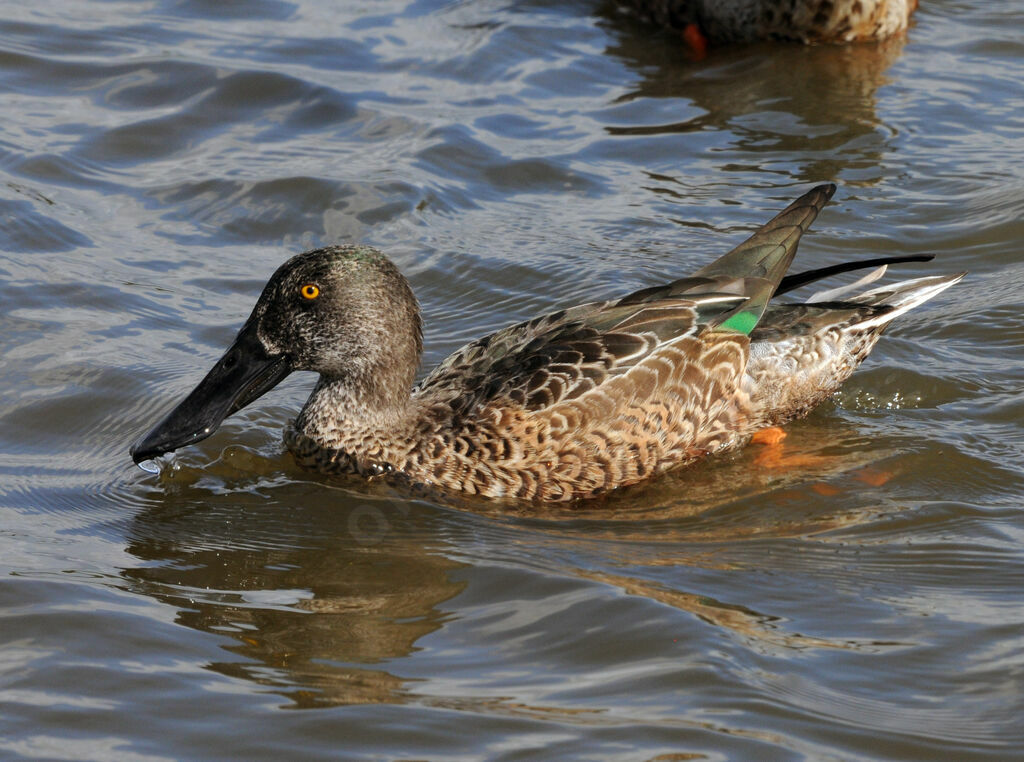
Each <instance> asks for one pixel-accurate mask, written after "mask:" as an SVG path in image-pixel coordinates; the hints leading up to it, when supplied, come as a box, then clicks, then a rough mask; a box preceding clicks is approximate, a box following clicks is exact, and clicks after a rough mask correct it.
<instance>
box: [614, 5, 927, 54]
mask: <svg viewBox="0 0 1024 762" xmlns="http://www.w3.org/2000/svg"><path fill="white" fill-rule="evenodd" d="M622 2H623V3H624V4H626V5H629V6H630V7H632V8H633V9H634V10H635V11H636V12H637V14H638V15H639V16H640V17H641V18H643V19H645V20H647V21H650V22H652V23H654V24H657V25H659V26H662V27H665V28H667V29H675V30H682V29H684V28H685V27H687V26H688V25H690V24H696V25H697V27H699V28H700V31H701V32H702V33H703V34H704V35H705V36H706V37H707V38H708V39H710V40H712V41H713V42H753V41H754V40H793V41H797V42H806V43H812V42H862V41H866V40H884V39H886V38H889V37H894V36H896V35H899V34H903V33H904V32H905V31H906V29H907V25H908V24H909V21H910V15H911V14H912V13H913V12H914V10H915V9H916V8H917V2H918V0H622Z"/></svg>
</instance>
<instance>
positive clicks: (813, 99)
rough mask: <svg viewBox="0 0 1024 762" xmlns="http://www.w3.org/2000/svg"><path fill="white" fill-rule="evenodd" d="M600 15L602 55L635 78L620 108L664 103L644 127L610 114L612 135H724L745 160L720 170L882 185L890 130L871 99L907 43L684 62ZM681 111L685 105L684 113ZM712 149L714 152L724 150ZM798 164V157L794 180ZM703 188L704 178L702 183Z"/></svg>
mask: <svg viewBox="0 0 1024 762" xmlns="http://www.w3.org/2000/svg"><path fill="white" fill-rule="evenodd" d="M605 17H606V19H607V23H609V24H614V26H615V27H616V28H617V30H618V32H619V33H618V34H616V35H615V36H614V37H612V44H611V45H609V47H608V49H607V52H608V53H609V54H611V55H614V56H616V57H618V58H620V59H622V60H624V61H625V62H626V63H627V64H628V65H629V66H630V67H631V68H632V69H634V70H635V71H636V72H637V75H638V80H637V82H636V84H635V86H634V87H632V88H630V90H629V92H628V93H626V94H624V95H622V96H620V97H619V98H618V99H617V100H616V105H619V106H621V105H622V104H626V103H633V102H636V101H643V100H644V99H658V100H659V101H661V102H662V103H663V104H664V109H663V110H661V111H657V112H654V113H655V114H656V115H660V116H661V117H662V119H661V120H658V121H654V122H653V123H643V124H629V123H623V122H619V123H615V117H616V116H617V115H620V114H621V116H623V117H628V116H629V115H631V114H632V115H635V113H636V111H635V110H634V111H632V112H625V111H621V109H620V110H618V111H616V110H615V109H612V110H611V112H610V113H609V117H610V118H611V122H612V123H610V124H609V125H608V126H607V127H606V130H607V132H608V133H609V134H610V135H613V136H619V137H628V136H645V137H648V138H649V137H651V136H657V135H671V134H676V133H686V134H688V135H690V138H689V140H691V141H694V142H695V143H697V144H701V143H704V142H706V141H707V139H708V138H707V135H706V134H707V133H709V132H710V133H713V134H717V135H721V136H728V137H729V139H730V146H729V150H735V151H737V152H740V153H743V154H747V160H742V159H741V160H738V161H736V162H732V161H730V160H729V159H728V157H727V156H721V155H719V156H716V157H715V159H716V162H717V163H716V166H717V167H718V169H719V170H720V171H723V170H724V171H726V172H749V171H756V170H761V171H763V170H765V169H770V168H771V167H770V166H766V165H771V164H779V165H780V169H781V166H782V165H783V164H785V165H786V167H787V170H788V171H787V172H786V173H785V176H786V177H793V178H795V179H798V180H799V181H801V182H815V181H820V180H822V179H828V178H831V179H835V178H838V177H843V178H844V179H845V182H846V183H847V184H874V183H877V182H878V181H879V180H880V179H881V178H882V176H883V172H882V170H883V167H884V158H885V155H886V153H887V152H888V151H889V150H890V148H891V145H890V143H891V138H892V129H891V128H890V127H888V126H887V125H885V124H884V122H883V121H882V119H881V118H880V116H879V115H878V113H877V109H876V105H877V104H876V93H877V91H878V89H879V88H880V87H882V86H883V85H885V84H887V83H888V82H889V80H888V78H887V77H886V74H885V72H886V71H887V70H888V69H889V68H890V67H891V66H892V65H893V64H894V63H895V62H896V61H897V59H899V57H900V56H901V54H902V52H903V48H904V44H905V40H903V39H893V40H887V41H884V42H880V43H871V44H862V45H845V46H839V45H819V46H800V45H779V44H771V43H761V44H756V45H749V46H737V47H725V48H720V49H716V50H715V51H714V53H713V55H712V56H711V57H710V58H708V59H707V60H705V61H702V62H700V63H699V64H697V63H691V64H687V63H685V54H684V53H683V52H682V51H681V50H680V49H679V46H677V45H673V44H672V41H671V40H670V39H669V38H667V37H662V36H659V35H655V36H654V37H653V38H652V35H651V33H650V29H649V28H647V27H645V26H641V25H636V24H634V23H632V22H631V21H630V20H629V19H627V18H623V17H622V16H621V15H615V14H614V12H611V13H606V16H605ZM685 103H689V104H690V105H689V107H688V108H685V109H684V108H682V107H681V104H685ZM656 108H658V107H657V106H654V107H653V108H652V107H648V109H647V112H648V113H652V111H653V109H656ZM701 133H704V135H701ZM714 150H715V151H716V153H719V154H720V153H721V152H722V150H723V149H722V148H721V147H719V148H716V149H714ZM794 157H800V159H801V161H800V166H799V167H798V168H796V172H795V173H793V171H792V170H793V169H794V167H793V166H792V163H793V159H794ZM755 160H756V162H757V163H756V164H753V163H751V161H755ZM723 162H724V164H723ZM690 170H691V171H692V170H693V167H692V165H690ZM712 176H713V175H712ZM706 184H707V177H706V176H705V175H703V174H701V175H700V183H699V184H698V185H699V186H706ZM691 190H695V191H696V192H698V193H699V192H700V191H701V187H696V188H694V189H689V188H688V189H687V195H688V196H689V195H690V191H691ZM705 190H706V189H705Z"/></svg>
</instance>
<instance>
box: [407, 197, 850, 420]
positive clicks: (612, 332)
mask: <svg viewBox="0 0 1024 762" xmlns="http://www.w3.org/2000/svg"><path fill="white" fill-rule="evenodd" d="M834 192H835V186H834V185H823V186H819V187H817V188H814V189H813V190H811V191H809V192H808V193H805V194H804V195H803V196H801V197H800V198H799V199H797V200H796V201H794V202H793V203H792V204H790V205H789V206H788V207H787V208H786V209H785V210H783V211H782V212H781V213H779V214H778V215H776V217H775V218H774V219H772V220H771V221H770V222H768V223H767V224H765V225H763V226H762V227H761V228H760V229H759V230H758V231H757V232H755V233H754V234H753V235H752V236H751V237H750V238H749V239H748V240H747V241H745V242H744V243H742V244H740V245H739V246H737V247H736V248H735V249H733V250H732V251H730V252H729V253H728V254H726V255H725V256H723V257H721V258H720V259H718V260H716V261H715V262H712V263H711V264H709V265H707V266H705V267H703V268H701V269H700V270H698V271H697V272H696V273H694V274H693V275H692V276H689V277H686V278H680V279H678V280H675V281H672V282H671V283H667V284H665V285H662V286H655V287H653V288H645V289H641V290H640V291H635V292H633V293H631V294H628V295H626V296H624V297H622V298H620V299H617V300H612V301H606V302H594V303H590V304H584V305H580V306H577V307H573V308H571V309H568V310H560V311H558V312H553V313H549V314H547V315H542V316H540V317H538V318H534V319H533V320H529V321H527V322H524V323H520V324H518V325H514V326H511V327H509V328H505V329H503V330H501V331H498V332H496V333H493V334H491V335H490V336H486V337H484V338H482V339H479V340H477V341H474V342H472V343H470V344H467V345H466V346H464V347H462V348H461V349H459V350H458V351H456V352H455V353H454V354H452V355H451V356H450V357H448V358H447V359H446V360H444V361H443V362H442V363H441V364H440V365H439V366H438V367H437V368H436V369H435V370H434V371H433V372H432V373H431V374H430V375H429V376H428V377H427V378H426V379H424V380H423V381H422V382H421V383H420V385H419V386H418V387H417V389H416V392H415V394H416V396H417V397H419V398H421V399H425V400H430V401H432V402H434V401H436V402H443V403H444V404H446V405H450V406H451V408H452V412H453V413H454V414H456V415H457V416H458V415H464V414H468V413H470V412H471V411H474V410H479V409H481V408H482V407H483V406H486V405H489V404H491V403H498V402H502V403H507V404H511V405H514V406H516V407H520V408H523V409H525V410H528V411H539V410H543V409H545V408H549V407H552V406H554V405H557V404H559V403H561V402H565V401H567V400H572V399H576V398H578V397H580V396H582V395H584V394H586V393H587V392H589V391H591V390H594V389H597V388H599V387H601V386H602V385H604V384H606V383H607V382H608V381H609V380H610V379H612V378H615V377H617V376H621V375H623V374H626V373H628V372H629V371H630V370H631V369H632V368H634V367H636V366H637V365H638V364H639V363H641V362H643V361H644V360H646V359H647V358H649V357H652V356H653V355H656V354H658V353H659V352H661V351H662V350H663V349H664V348H666V347H668V346H670V345H680V344H681V343H682V342H683V340H684V339H686V338H694V337H699V336H702V335H703V334H705V333H706V332H708V331H720V332H723V333H726V334H729V335H730V337H731V338H738V336H737V334H738V335H740V336H742V337H743V338H742V342H741V343H742V344H743V347H744V349H745V347H746V334H749V333H750V331H751V330H753V329H754V327H755V326H756V325H757V322H758V321H759V320H760V318H761V316H762V314H763V313H764V310H765V307H766V305H767V303H768V300H769V299H770V298H771V296H772V294H773V293H774V292H775V290H776V288H778V286H779V283H780V281H781V280H782V277H783V275H784V274H785V272H786V269H787V268H788V267H789V264H790V262H792V259H793V256H794V254H795V253H796V246H797V243H798V242H799V240H800V237H801V236H802V235H803V233H804V232H805V231H806V230H807V228H808V227H809V226H810V224H811V222H812V221H813V220H814V218H815V217H816V216H817V214H818V212H819V211H820V210H821V208H822V207H823V206H824V205H825V204H826V203H827V202H828V199H829V198H831V196H832V194H833V193H834ZM687 346H688V347H689V349H688V350H687V351H692V350H693V345H692V343H691V344H689V345H687ZM680 355H682V356H683V357H684V358H685V356H686V352H682V353H679V352H676V353H673V360H672V362H673V363H674V364H678V363H679V361H680V360H679V357H680ZM736 357H737V358H745V351H744V352H740V353H736ZM696 359H697V358H694V361H696ZM683 362H685V359H684V360H683ZM743 363H745V359H743V360H738V361H737V362H735V363H732V365H736V367H734V368H730V371H729V372H730V374H736V375H738V374H740V373H742V371H743ZM646 386H647V385H646V384H644V387H645V388H646ZM632 393H634V394H637V393H640V394H644V393H646V394H651V393H654V389H646V391H643V390H634V391H633V392H632Z"/></svg>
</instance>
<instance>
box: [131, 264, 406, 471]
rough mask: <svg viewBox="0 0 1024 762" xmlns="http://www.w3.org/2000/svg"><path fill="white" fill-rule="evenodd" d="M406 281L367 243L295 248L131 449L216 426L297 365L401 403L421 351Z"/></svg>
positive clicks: (184, 441) (354, 393)
mask: <svg viewBox="0 0 1024 762" xmlns="http://www.w3.org/2000/svg"><path fill="white" fill-rule="evenodd" d="M422 345H423V344H422V330H421V325H420V316H419V308H418V306H417V304H416V298H415V297H414V296H413V293H412V289H410V287H409V283H408V281H406V279H405V277H404V276H403V275H402V274H401V273H400V272H399V270H398V268H397V267H395V265H394V264H393V263H392V262H391V261H390V260H389V259H388V258H387V257H385V256H384V255H383V254H382V253H380V252H379V251H377V250H376V249H373V248H370V247H369V246H331V247H328V248H324V249H316V250H315V251H309V252H306V253H305V254H299V255H298V256H295V257H292V258H291V259H290V260H288V261H287V262H285V263H284V264H283V265H282V266H281V267H280V268H278V270H277V272H275V273H274V274H273V276H271V278H270V280H269V281H268V282H267V285H266V286H265V287H264V289H263V293H262V294H260V298H259V300H258V301H257V302H256V306H255V307H254V308H253V311H252V314H251V315H250V316H249V319H248V320H246V321H245V324H244V325H243V326H242V329H241V330H240V331H239V332H238V335H237V336H236V337H235V340H234V342H233V343H232V345H231V346H230V347H229V348H228V350H227V351H226V352H225V353H224V356H223V357H221V358H220V360H218V361H217V364H216V365H214V366H213V368H212V369H211V370H210V372H209V373H207V374H206V377H205V378H204V379H203V380H202V381H200V382H199V385H198V386H197V387H196V388H195V389H193V390H192V392H191V393H190V394H189V395H188V396H187V397H186V398H185V399H184V400H182V402H181V403H179V404H178V406H177V407H175V408H174V409H173V410H171V412H170V413H168V414H167V416H166V417H164V419H163V420H161V421H160V422H159V423H158V424H157V425H156V426H154V427H153V429H152V430H151V431H149V432H148V433H147V434H145V435H144V436H143V437H141V438H140V439H139V440H138V441H136V442H135V444H133V445H132V447H131V456H132V460H134V461H135V462H136V463H141V462H142V461H144V460H149V459H151V458H155V457H156V456H158V455H162V454H164V453H167V452H172V451H174V450H177V449H178V448H180V447H184V446H185V445H190V444H194V443H196V442H199V441H200V440H203V439H205V438H206V437H208V436H210V435H211V434H213V433H214V432H215V431H216V430H217V428H218V427H219V426H220V424H221V422H222V421H223V420H224V419H225V418H227V417H228V416H229V415H231V414H232V413H235V412H237V411H238V410H241V409H242V408H243V407H245V406H246V405H248V404H249V403H251V402H253V401H254V400H256V399H258V398H259V397H261V396H262V395H264V394H266V393H267V392H268V391H270V390H271V389H273V388H274V387H275V386H277V384H279V383H280V382H281V381H282V380H283V379H284V378H285V377H286V376H287V375H288V374H289V373H291V372H292V371H295V370H309V371H314V372H317V373H319V374H320V376H321V382H322V383H323V382H327V383H333V384H338V385H343V386H346V387H348V390H349V392H350V393H349V394H348V395H347V397H348V398H349V399H352V400H358V401H359V404H361V405H366V406H369V407H371V408H372V407H377V408H382V409H383V408H386V407H388V406H398V405H401V404H404V402H406V401H407V400H408V398H409V391H410V389H411V388H412V384H413V381H414V377H415V374H416V368H417V365H418V364H419V355H420V352H421V350H422Z"/></svg>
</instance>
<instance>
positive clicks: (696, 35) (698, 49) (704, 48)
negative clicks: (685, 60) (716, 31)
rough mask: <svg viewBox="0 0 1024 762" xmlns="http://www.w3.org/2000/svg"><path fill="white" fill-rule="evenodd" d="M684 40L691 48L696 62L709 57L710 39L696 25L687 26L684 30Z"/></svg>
mask: <svg viewBox="0 0 1024 762" xmlns="http://www.w3.org/2000/svg"><path fill="white" fill-rule="evenodd" d="M683 40H684V41H685V42H686V44H687V45H689V46H690V52H691V53H692V54H693V60H694V61H703V60H704V59H705V58H707V56H708V38H707V37H705V36H704V33H703V32H702V31H700V27H699V26H697V25H696V24H687V25H686V27H685V28H684V29H683Z"/></svg>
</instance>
